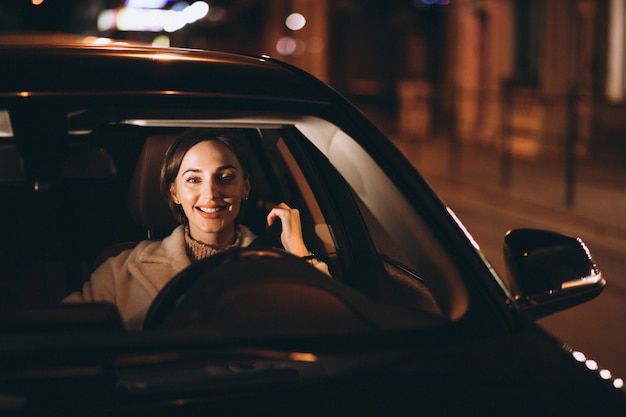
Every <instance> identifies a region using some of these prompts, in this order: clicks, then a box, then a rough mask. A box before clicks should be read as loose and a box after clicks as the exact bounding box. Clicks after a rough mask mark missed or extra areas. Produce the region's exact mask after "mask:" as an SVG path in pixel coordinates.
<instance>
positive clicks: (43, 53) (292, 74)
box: [0, 34, 331, 102]
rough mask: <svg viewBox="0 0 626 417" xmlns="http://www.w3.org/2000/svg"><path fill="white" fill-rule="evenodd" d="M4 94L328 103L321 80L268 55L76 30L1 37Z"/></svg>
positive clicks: (327, 91)
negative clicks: (208, 97) (121, 38)
mask: <svg viewBox="0 0 626 417" xmlns="http://www.w3.org/2000/svg"><path fill="white" fill-rule="evenodd" d="M0 74H2V77H0V95H3V96H6V95H9V96H11V95H19V96H26V95H28V96H30V95H49V94H58V93H63V94H67V95H71V94H77V93H80V94H84V93H85V92H89V93H93V94H94V95H100V94H107V95H111V94H120V93H121V94H124V93H136V94H149V93H159V94H162V93H163V92H167V93H168V94H200V95H203V94H209V95H228V96H249V97H257V98H258V97H265V98H272V99H273V100H288V101H294V100H295V101H305V102H328V101H330V100H331V94H330V92H331V90H330V89H329V88H328V87H327V86H325V85H324V84H323V83H321V82H320V81H318V80H317V79H315V78H314V77H312V76H310V75H308V74H306V73H305V72H303V71H301V70H298V69H297V68H295V67H292V66H290V65H288V64H286V63H283V62H280V61H278V60H275V59H272V58H270V57H266V56H249V55H242V54H234V53H226V52H215V51H204V50H196V49H184V48H163V47H153V46H150V45H146V44H140V43H128V42H121V41H114V40H109V39H102V38H82V37H79V36H72V35H59V34H54V35H50V36H47V35H41V34H8V35H7V34H5V35H0Z"/></svg>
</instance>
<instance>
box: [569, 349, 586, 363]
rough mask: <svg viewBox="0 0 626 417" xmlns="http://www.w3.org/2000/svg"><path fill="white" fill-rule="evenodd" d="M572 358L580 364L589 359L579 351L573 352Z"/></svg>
mask: <svg viewBox="0 0 626 417" xmlns="http://www.w3.org/2000/svg"><path fill="white" fill-rule="evenodd" d="M572 356H573V357H574V359H576V360H577V361H578V362H584V361H586V360H587V357H586V356H585V354H584V353H582V352H579V351H577V350H575V351H574V352H572Z"/></svg>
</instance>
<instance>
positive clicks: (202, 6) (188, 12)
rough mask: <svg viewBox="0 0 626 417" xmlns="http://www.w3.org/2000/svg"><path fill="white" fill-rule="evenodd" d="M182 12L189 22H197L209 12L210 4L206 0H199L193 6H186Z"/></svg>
mask: <svg viewBox="0 0 626 417" xmlns="http://www.w3.org/2000/svg"><path fill="white" fill-rule="evenodd" d="M182 13H183V15H184V16H185V20H186V22H187V23H188V24H189V23H193V22H197V21H198V20H200V19H203V18H204V17H205V16H206V15H208V14H209V5H208V4H207V3H206V2H204V1H197V2H195V3H194V4H192V5H191V6H187V7H185V9H184V10H183V11H182Z"/></svg>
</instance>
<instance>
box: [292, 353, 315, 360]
mask: <svg viewBox="0 0 626 417" xmlns="http://www.w3.org/2000/svg"><path fill="white" fill-rule="evenodd" d="M289 359H291V360H292V361H299V362H317V356H316V355H314V354H313V353H306V352H291V353H290V354H289Z"/></svg>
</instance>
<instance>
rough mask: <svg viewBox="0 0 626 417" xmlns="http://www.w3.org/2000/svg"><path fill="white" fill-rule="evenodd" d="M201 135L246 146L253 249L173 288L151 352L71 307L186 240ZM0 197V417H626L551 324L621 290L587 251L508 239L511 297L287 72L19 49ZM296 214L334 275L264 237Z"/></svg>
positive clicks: (439, 207) (411, 173) (0, 59)
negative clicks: (180, 190)
mask: <svg viewBox="0 0 626 417" xmlns="http://www.w3.org/2000/svg"><path fill="white" fill-rule="evenodd" d="M189 128H204V129H228V130H232V131H236V132H237V134H239V135H241V136H242V137H245V143H246V146H247V147H248V151H249V153H250V155H251V156H252V161H251V162H252V163H251V166H252V175H251V183H252V192H251V194H250V196H249V197H250V198H249V201H248V202H247V207H246V210H245V212H244V213H243V214H242V222H243V223H244V224H246V225H247V226H248V227H250V229H251V230H252V231H253V232H255V234H257V235H258V236H259V238H258V242H256V244H253V245H251V246H250V247H246V248H239V249H233V250H230V251H226V252H222V253H220V254H217V255H214V256H212V257H209V258H207V259H205V260H203V261H198V262H196V263H193V264H192V265H191V266H189V267H188V268H187V269H185V270H183V271H182V272H181V273H180V274H178V275H177V276H175V277H172V281H170V283H169V284H168V285H167V286H165V287H164V288H163V290H162V291H161V292H160V293H159V294H158V295H157V296H156V298H155V299H154V301H153V303H152V305H151V306H150V310H149V311H148V313H147V317H146V321H145V323H144V326H143V329H142V330H141V331H129V330H128V329H127V328H125V326H124V324H123V322H122V320H121V318H120V314H119V312H118V310H117V308H116V306H115V305H113V304H110V303H64V302H63V300H64V298H65V297H66V296H67V295H68V294H69V293H71V292H72V291H76V290H78V289H80V288H81V286H82V285H83V284H84V283H85V282H86V281H88V280H89V279H90V276H91V273H92V272H93V271H94V270H95V269H96V268H98V266H99V265H101V264H102V263H103V262H105V260H106V259H108V258H110V257H112V256H117V254H119V253H121V251H124V250H126V249H128V248H132V247H133V246H134V245H136V244H137V242H139V241H143V240H147V239H149V240H159V239H162V238H163V237H164V236H166V235H168V234H169V233H170V232H171V230H172V229H173V228H174V227H175V226H176V224H177V223H176V222H175V220H174V219H173V217H172V215H171V213H170V212H169V210H168V207H167V204H166V202H165V200H164V199H163V197H162V196H161V194H160V193H159V185H158V180H159V170H160V165H161V162H162V159H163V155H164V152H165V149H166V148H167V147H168V146H169V144H170V143H171V142H172V140H173V139H174V138H175V137H176V136H177V135H178V134H180V133H181V132H183V131H185V130H187V129H189ZM418 168H419V167H418ZM0 192H1V193H2V195H3V196H4V197H3V200H2V204H0V222H1V227H0V230H1V231H2V247H1V250H0V300H1V301H0V413H1V414H2V415H9V416H12V415H16V416H17V415H64V416H71V415H90V416H92V415H107V416H108V415H115V416H120V415H129V416H130V415H132V416H135V415H199V414H203V415H246V416H250V415H268V414H271V415H306V416H313V415H324V416H329V415H377V416H378V415H385V416H392V415H425V416H430V415H433V416H448V415H467V414H470V415H481V416H489V415H498V416H527V415H535V416H572V415H602V416H609V415H626V391H625V390H624V387H623V380H622V379H621V378H619V376H616V375H612V374H611V373H610V371H609V370H607V369H604V368H602V367H601V366H599V365H598V364H597V363H596V362H595V361H593V360H592V359H591V358H588V357H586V356H585V355H584V353H583V352H581V351H579V350H576V349H575V348H574V347H571V346H569V345H567V344H563V343H562V342H560V341H558V340H556V339H555V338H553V337H552V336H550V335H549V334H547V333H546V332H545V331H543V330H542V329H541V328H540V327H539V326H538V325H537V324H536V323H535V321H536V320H537V319H539V318H541V317H545V316H547V315H549V314H553V313H556V312H558V311H562V310H563V309H566V308H569V307H571V306H575V305H578V304H580V303H583V302H585V301H587V300H590V299H592V298H594V297H596V296H598V295H599V294H600V293H601V292H602V289H603V288H604V286H605V280H604V278H603V277H602V274H601V272H600V269H599V268H598V266H597V265H596V263H595V262H594V260H593V257H592V255H591V253H590V251H589V249H588V248H587V246H585V244H584V243H583V242H582V241H581V240H580V239H578V238H576V237H573V236H564V235H561V234H557V233H554V232H550V231H545V230H533V229H518V230H511V231H510V232H508V233H507V235H506V236H505V237H504V241H503V248H504V249H503V256H505V258H506V261H507V267H508V271H507V274H508V275H507V276H508V281H505V279H504V277H501V276H500V275H499V274H498V273H497V272H496V271H494V269H493V268H492V267H491V265H490V264H489V262H488V260H487V259H486V258H485V256H484V255H483V253H482V252H481V250H480V247H479V245H478V244H477V243H476V242H475V241H474V239H473V238H472V235H471V233H470V232H469V231H468V230H467V229H466V228H465V227H464V226H463V224H462V222H461V220H459V219H458V218H457V216H456V215H455V214H454V212H453V211H452V210H451V209H450V208H449V207H447V206H446V205H445V204H444V203H443V202H442V201H441V199H440V198H439V197H438V196H437V194H436V193H435V191H433V189H431V188H430V186H429V185H428V184H427V183H426V181H425V180H424V179H423V178H422V176H421V175H420V174H419V172H418V170H417V169H416V167H414V166H413V165H412V164H411V163H410V162H409V161H408V160H407V159H405V157H404V156H403V155H402V154H401V152H400V151H399V150H398V149H397V148H396V147H395V146H394V145H393V143H392V142H391V141H390V140H389V139H388V138H387V137H385V135H384V134H383V133H382V132H381V131H380V130H379V129H378V128H377V127H376V126H375V125H374V124H372V122H371V121H369V120H368V118H367V117H366V116H364V114H363V113H362V112H361V111H360V110H359V109H358V108H357V107H355V106H354V105H353V104H351V103H350V102H349V101H347V100H346V99H344V98H343V97H342V96H341V95H340V94H339V93H338V92H336V91H334V90H333V89H332V88H331V87H329V86H328V85H326V84H325V83H323V82H321V81H320V80H318V79H316V78H315V77H313V76H312V75H310V74H308V73H306V72H304V71H302V70H300V69H298V68H295V67H293V66H291V65H288V64H287V63H284V62H281V61H279V60H276V59H273V58H270V57H267V56H249V55H238V54H230V53H224V52H212V51H204V50H193V49H184V48H161V47H152V46H147V45H141V44H136V43H126V42H119V41H111V40H102V39H90V38H79V37H71V38H70V37H65V36H60V35H56V36H50V37H47V38H46V37H43V38H42V36H41V35H34V36H25V35H15V34H14V35H8V36H4V37H0ZM281 201H284V202H286V203H288V204H289V205H290V206H292V207H296V208H297V209H298V210H299V212H300V215H301V221H302V228H303V234H304V239H305V241H306V244H307V246H308V247H309V248H310V249H311V251H312V252H313V253H314V254H315V256H316V257H318V258H319V259H322V260H323V261H324V262H325V263H326V264H327V265H328V268H329V271H330V275H331V277H328V276H327V275H325V274H323V273H321V272H320V271H319V270H318V269H316V268H314V267H311V265H310V264H309V263H308V262H304V261H302V260H301V259H298V258H296V257H295V256H293V255H291V254H289V253H287V252H286V251H284V250H281V248H280V242H279V239H278V237H277V236H278V235H277V231H276V230H275V229H274V228H269V229H267V228H266V221H265V216H266V214H267V210H268V207H271V206H272V205H273V204H276V203H279V202H281Z"/></svg>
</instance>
